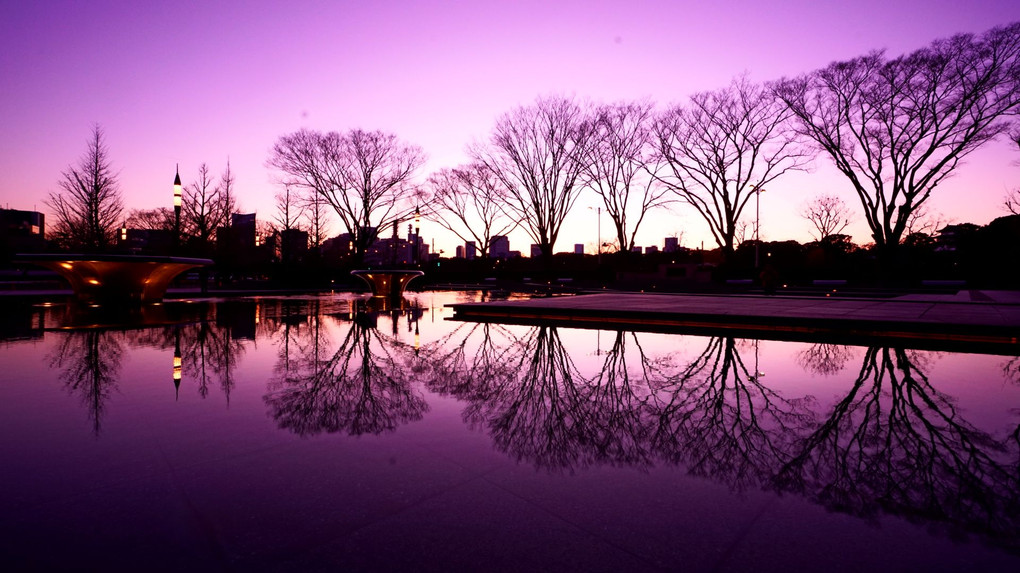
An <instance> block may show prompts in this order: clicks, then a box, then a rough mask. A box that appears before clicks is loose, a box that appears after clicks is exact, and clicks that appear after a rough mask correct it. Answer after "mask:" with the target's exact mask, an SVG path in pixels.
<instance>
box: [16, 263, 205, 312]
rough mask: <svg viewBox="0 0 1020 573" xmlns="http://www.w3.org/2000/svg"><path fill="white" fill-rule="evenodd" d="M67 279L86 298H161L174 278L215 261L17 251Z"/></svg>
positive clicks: (119, 300) (120, 301)
mask: <svg viewBox="0 0 1020 573" xmlns="http://www.w3.org/2000/svg"><path fill="white" fill-rule="evenodd" d="M14 261H15V262H23V263H32V264H35V265H39V266H41V267H46V268H48V269H50V270H52V271H55V272H57V273H58V274H60V276H62V277H64V278H65V279H67V282H69V283H71V288H72V289H74V294H75V297H77V299H78V300H79V301H82V302H89V303H93V302H113V303H118V304H124V303H128V302H133V303H148V302H159V301H161V300H163V294H164V293H166V288H167V286H168V285H169V284H170V281H172V280H173V279H174V277H176V276H177V275H179V274H181V273H183V272H184V271H187V270H189V269H193V268H197V267H202V266H205V265H211V264H212V261H211V260H209V259H186V258H180V257H149V256H136V255H15V257H14Z"/></svg>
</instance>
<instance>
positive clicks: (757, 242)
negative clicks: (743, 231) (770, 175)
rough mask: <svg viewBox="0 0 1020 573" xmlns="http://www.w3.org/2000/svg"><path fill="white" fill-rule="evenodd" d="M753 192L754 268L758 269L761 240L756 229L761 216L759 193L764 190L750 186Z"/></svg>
mask: <svg viewBox="0 0 1020 573" xmlns="http://www.w3.org/2000/svg"><path fill="white" fill-rule="evenodd" d="M751 189H753V190H754V268H756V269H757V268H758V262H759V251H760V249H761V240H760V239H759V238H758V227H759V221H760V215H761V192H762V191H764V190H765V189H762V188H761V187H755V186H752V187H751Z"/></svg>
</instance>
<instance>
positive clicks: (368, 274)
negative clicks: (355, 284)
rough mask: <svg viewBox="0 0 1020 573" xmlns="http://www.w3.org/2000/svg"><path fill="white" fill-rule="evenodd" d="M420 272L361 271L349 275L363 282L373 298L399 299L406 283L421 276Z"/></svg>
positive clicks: (399, 270)
mask: <svg viewBox="0 0 1020 573" xmlns="http://www.w3.org/2000/svg"><path fill="white" fill-rule="evenodd" d="M424 274H425V273H423V272H422V271H412V270H401V269H397V270H388V269H361V270H356V271H351V275H353V276H356V277H358V278H359V279H361V280H363V281H365V282H366V283H367V284H368V286H369V288H371V289H372V296H373V297H385V298H400V297H401V296H402V295H403V294H404V289H405V288H407V283H409V282H411V281H412V280H414V279H416V278H418V277H420V276H423V275H424Z"/></svg>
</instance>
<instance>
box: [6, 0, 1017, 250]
mask: <svg viewBox="0 0 1020 573" xmlns="http://www.w3.org/2000/svg"><path fill="white" fill-rule="evenodd" d="M210 4H211V5H205V3H190V2H177V3H174V4H172V5H153V6H150V5H149V4H148V3H134V2H112V1H108V2H88V3H84V2H45V1H44V2H37V3H28V2H8V3H5V4H4V5H3V6H2V7H0V32H2V38H3V40H2V42H3V49H2V50H0V70H2V72H3V78H4V84H5V85H4V88H3V90H2V91H0V110H2V114H3V117H2V120H0V135H2V139H3V141H4V152H3V153H2V154H0V206H3V207H8V206H9V207H11V208H15V209H28V210H39V211H43V212H47V209H46V208H45V206H44V205H43V200H44V199H45V198H46V196H47V195H48V193H49V192H50V191H53V190H54V189H56V188H57V180H58V179H59V177H60V172H61V171H62V170H63V169H65V168H66V167H67V166H68V165H69V164H71V163H73V162H75V161H76V160H77V159H78V157H79V156H80V155H81V154H82V153H83V152H84V150H85V144H86V140H87V138H88V135H89V130H90V127H91V125H92V124H93V123H98V124H99V125H101V126H102V128H103V129H104V131H105V134H106V142H107V144H108V146H109V149H110V154H111V159H112V162H113V164H114V167H115V169H116V170H117V171H118V172H119V173H120V183H121V189H122V191H123V194H124V199H125V206H126V207H127V209H142V208H144V209H150V208H155V207H158V206H164V205H165V206H169V203H170V197H171V183H172V180H173V174H174V173H173V172H174V165H175V164H180V169H181V177H182V178H183V179H184V180H185V182H186V183H187V182H190V181H192V180H193V179H194V178H195V177H196V175H197V171H198V166H199V164H201V163H202V162H206V163H208V164H209V166H210V169H211V171H212V172H213V173H214V174H215V175H217V176H218V175H219V174H220V173H221V172H222V170H223V168H224V167H225V165H226V162H227V159H228V158H229V160H230V163H231V167H232V170H233V171H234V174H235V176H236V178H237V181H236V184H237V190H238V193H239V198H240V205H241V207H242V210H243V211H244V212H256V213H258V217H259V219H260V220H266V219H270V218H271V217H272V216H273V211H274V207H273V201H274V199H273V197H274V195H275V194H276V193H277V192H278V191H279V190H280V189H281V188H280V186H279V185H277V184H276V183H274V181H273V177H272V173H271V171H270V170H269V169H268V168H267V167H266V166H265V162H266V159H267V157H268V153H269V150H270V148H271V146H272V145H273V143H274V142H275V141H276V139H277V138H278V137H279V136H281V135H284V134H287V133H290V132H293V131H295V130H298V129H301V128H309V129H315V130H321V131H331V130H337V131H343V130H347V129H351V128H363V129H368V130H373V129H380V130H383V131H388V132H392V133H395V134H396V135H397V136H398V137H400V138H401V139H402V140H404V141H407V142H410V143H414V144H417V145H420V146H421V147H422V148H423V149H424V150H425V151H426V153H427V154H428V156H429V161H428V164H427V166H426V168H425V169H424V170H423V171H422V172H421V174H420V178H421V179H422V180H424V178H425V177H426V176H427V175H428V173H430V172H431V171H434V170H437V169H439V168H442V167H454V166H456V165H458V164H460V163H462V162H464V161H465V160H466V155H465V153H464V148H465V146H466V145H467V144H469V143H470V142H472V141H474V140H477V139H482V138H484V137H486V135H487V134H488V133H489V131H490V130H491V128H492V126H493V124H494V122H495V120H496V118H497V117H498V116H499V115H500V114H502V113H504V112H506V111H508V110H510V109H511V108H513V107H516V106H518V105H527V104H530V103H532V102H533V101H534V100H535V99H536V98H537V97H539V96H543V95H550V94H562V95H568V96H575V97H577V98H579V99H592V100H603V101H615V100H620V99H640V98H650V99H651V100H653V101H655V102H656V103H657V104H658V105H659V106H664V105H666V104H669V103H673V102H678V101H681V100H682V99H684V98H686V97H687V96H689V95H691V94H692V93H695V92H699V91H705V90H713V89H717V88H720V87H723V86H725V85H727V84H728V83H729V82H730V80H731V79H732V78H733V77H734V76H736V75H739V74H741V73H744V72H747V73H748V74H749V75H750V77H751V79H752V80H754V81H767V80H772V79H777V78H779V77H782V76H792V75H798V74H801V73H804V72H808V71H811V70H813V69H816V68H818V67H821V66H824V65H826V64H828V63H829V62H831V61H833V60H838V59H847V58H851V57H854V56H857V55H860V54H863V53H866V52H868V51H870V50H873V49H886V50H887V52H888V53H889V54H890V55H898V54H900V53H903V52H907V51H911V50H914V49H917V48H920V47H922V46H924V45H926V44H928V43H930V42H931V41H932V40H934V39H936V38H940V37H946V36H950V35H952V34H954V33H961V32H971V33H981V32H983V31H985V30H987V29H989V28H992V27H994V26H997V25H1003V24H1006V23H1009V22H1012V21H1016V20H1020V3H1018V2H1015V1H1014V0H978V1H974V2H969V3H967V4H966V5H961V3H959V2H956V1H952V0H936V1H932V0H928V1H923V2H922V1H918V0H910V1H896V0H883V1H878V0H864V1H859V2H842V1H833V2H818V1H817V0H813V1H809V0H793V1H788V2H775V3H768V2H760V1H758V2H754V1H749V0H737V1H730V2H718V3H703V2H670V1H631V2H617V1H591V2H579V1H568V2H561V3H557V4H556V5H555V6H553V5H548V4H547V3H545V2H538V1H530V0H529V1H524V2H514V3H484V2H483V3H476V2H455V1H450V2H442V1H438V0H430V1H424V2H375V3H358V2H294V3H287V4H286V5H282V4H278V3H275V2H216V3H210ZM1018 160H1020V152H1017V151H1016V150H1015V149H1014V148H1012V147H1010V146H1009V145H1007V144H1006V143H1005V142H996V143H993V144H990V145H988V146H986V147H985V148H982V149H980V150H979V151H978V152H976V153H974V154H973V155H971V156H969V157H968V158H967V160H966V164H965V165H963V166H962V167H960V168H959V169H958V170H957V171H956V174H955V176H954V177H952V178H950V179H949V180H947V181H946V182H944V183H943V184H942V186H941V187H942V188H941V189H940V190H936V192H935V194H934V196H933V197H934V198H933V201H932V208H933V210H936V211H939V212H942V213H943V214H945V217H946V218H948V219H951V220H954V221H955V222H973V223H977V224H985V223H987V222H989V221H990V220H992V219H994V218H996V217H999V216H1002V215H1005V214H1006V212H1005V211H1004V210H1003V209H1002V207H1001V204H1002V197H1003V195H1004V194H1005V193H1006V191H1007V190H1008V189H1011V188H1013V187H1016V186H1017V185H1020V167H1018V165H1017V161H1018ZM815 192H831V193H836V194H838V195H839V196H840V197H842V198H843V199H844V200H845V201H846V202H847V203H848V204H849V205H850V206H851V207H852V208H853V209H854V211H855V212H859V210H860V206H859V202H858V200H857V198H856V196H855V195H854V194H853V192H852V191H851V189H850V188H849V187H848V185H847V184H846V183H845V182H844V180H843V179H842V177H841V176H839V175H838V174H836V173H834V170H833V169H832V168H831V167H830V166H829V163H828V161H827V160H826V159H824V158H819V160H817V161H816V163H815V169H814V172H812V173H806V174H794V175H789V176H786V177H784V178H781V179H780V180H778V181H777V182H776V183H775V184H773V185H772V186H770V188H769V192H768V193H766V194H763V195H762V203H761V217H762V238H763V239H765V240H783V239H795V240H799V241H805V240H808V229H809V223H808V222H807V221H805V220H803V219H801V218H800V217H799V216H798V215H797V210H798V207H799V205H801V204H802V203H804V202H805V201H807V200H808V199H810V198H811V197H812V196H813V193H815ZM587 206H592V207H594V206H596V201H595V199H594V198H592V197H585V198H582V199H581V200H580V201H579V202H578V204H577V206H576V207H575V209H574V211H573V212H572V213H571V215H570V218H569V219H568V224H567V225H566V226H565V228H564V230H563V232H562V233H561V236H560V239H559V241H558V243H557V245H556V247H557V250H558V251H566V250H571V247H572V245H573V244H574V243H585V244H586V245H587V246H588V247H589V251H590V250H592V249H593V248H594V243H595V241H594V236H589V235H593V234H594V233H593V231H594V229H593V227H594V225H593V223H594V221H593V220H592V219H594V214H593V212H592V211H589V210H588V209H586V208H585V207H587ZM47 214H48V213H47ZM746 215H747V213H746V212H745V216H746ZM750 216H751V217H752V218H753V210H752V211H751V213H750ZM332 230H333V233H334V234H335V233H336V232H339V228H338V227H337V226H336V225H335V224H334V228H333V229H332ZM675 232H682V233H684V244H685V245H686V246H689V247H696V246H698V245H699V244H700V242H701V241H704V243H705V246H706V247H708V246H709V245H711V244H712V241H711V238H710V236H709V235H708V232H707V229H706V227H705V224H704V223H703V222H702V221H701V220H700V219H699V218H698V216H697V215H696V214H695V213H694V212H693V210H691V209H690V208H682V207H681V208H677V209H676V210H675V212H673V213H660V214H658V215H656V216H654V217H652V218H650V220H649V221H648V222H647V223H646V224H645V226H644V227H643V232H642V233H641V234H640V235H639V240H638V243H639V244H641V245H658V246H660V248H661V245H662V238H663V237H664V236H666V235H669V234H673V233H675ZM849 232H850V233H851V234H853V235H854V240H855V241H856V242H858V243H865V242H868V241H869V240H870V239H869V238H868V235H867V232H866V226H865V225H864V223H863V217H862V216H860V215H859V214H858V215H857V217H856V222H855V224H854V225H853V226H852V227H851V228H850V230H849ZM422 234H423V236H424V237H425V238H426V240H430V239H432V238H433V237H434V238H435V239H436V247H437V248H442V249H444V250H445V251H446V252H447V253H448V254H449V253H452V251H453V248H454V246H455V244H456V243H457V241H456V239H455V237H453V235H451V234H449V233H446V232H440V230H439V229H438V226H437V225H435V224H428V223H427V222H426V223H425V224H424V225H423V228H422ZM609 235H611V231H609V221H608V218H606V217H603V220H602V237H603V240H606V239H607V238H608V237H609ZM528 242H529V241H528V239H527V238H526V236H525V235H524V234H523V233H521V232H517V233H515V234H514V235H513V236H512V248H514V249H518V250H521V251H523V252H525V253H527V251H528V249H527V244H528Z"/></svg>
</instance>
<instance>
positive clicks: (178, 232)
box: [174, 164, 182, 244]
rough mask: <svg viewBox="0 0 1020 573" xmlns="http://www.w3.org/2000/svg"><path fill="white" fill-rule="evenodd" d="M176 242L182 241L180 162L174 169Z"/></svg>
mask: <svg viewBox="0 0 1020 573" xmlns="http://www.w3.org/2000/svg"><path fill="white" fill-rule="evenodd" d="M174 171H175V172H176V173H175V174H174V243H175V244H179V243H180V242H181V199H182V193H181V168H180V164H178V165H177V167H176V168H175V169H174Z"/></svg>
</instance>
